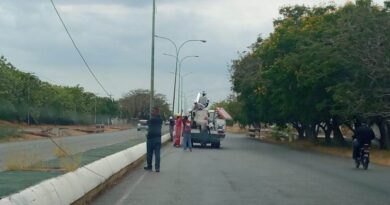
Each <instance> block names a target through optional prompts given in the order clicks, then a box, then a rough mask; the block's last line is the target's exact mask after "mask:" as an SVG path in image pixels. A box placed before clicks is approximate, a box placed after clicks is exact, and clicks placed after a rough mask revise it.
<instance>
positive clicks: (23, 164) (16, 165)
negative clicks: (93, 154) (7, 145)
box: [5, 147, 82, 172]
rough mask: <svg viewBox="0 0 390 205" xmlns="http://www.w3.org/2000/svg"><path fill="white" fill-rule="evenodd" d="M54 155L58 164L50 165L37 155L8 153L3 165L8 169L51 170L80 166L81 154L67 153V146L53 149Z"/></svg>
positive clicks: (66, 169)
mask: <svg viewBox="0 0 390 205" xmlns="http://www.w3.org/2000/svg"><path fill="white" fill-rule="evenodd" d="M64 151H65V152H66V153H65V152H64ZM53 153H54V155H55V156H56V157H57V159H58V160H59V163H58V164H59V165H57V166H53V165H50V163H48V162H47V161H42V160H40V159H39V157H38V155H36V154H33V153H26V152H17V153H10V154H9V155H8V156H6V158H5V167H6V170H8V171H26V170H29V171H34V170H37V171H45V170H46V171H52V170H61V171H65V172H70V171H74V170H76V169H77V168H79V167H80V164H81V158H82V154H81V153H79V154H75V155H70V156H69V155H67V153H70V152H69V149H68V148H62V149H60V148H58V147H56V148H55V149H53Z"/></svg>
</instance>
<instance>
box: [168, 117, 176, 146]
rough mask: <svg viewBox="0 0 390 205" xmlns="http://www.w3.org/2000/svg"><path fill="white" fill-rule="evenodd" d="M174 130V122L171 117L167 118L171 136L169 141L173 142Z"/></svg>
mask: <svg viewBox="0 0 390 205" xmlns="http://www.w3.org/2000/svg"><path fill="white" fill-rule="evenodd" d="M174 129H175V120H174V119H173V117H172V116H171V117H169V134H170V136H171V141H173V130H174Z"/></svg>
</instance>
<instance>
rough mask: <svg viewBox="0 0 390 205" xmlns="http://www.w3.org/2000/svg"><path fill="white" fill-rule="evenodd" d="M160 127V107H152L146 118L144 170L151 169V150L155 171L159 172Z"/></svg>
mask: <svg viewBox="0 0 390 205" xmlns="http://www.w3.org/2000/svg"><path fill="white" fill-rule="evenodd" d="M161 127H162V119H161V117H160V109H159V108H158V107H154V108H153V110H152V113H151V117H150V119H149V120H148V133H147V135H146V137H147V140H146V152H147V156H146V162H147V165H146V166H145V167H144V169H145V170H148V171H150V170H152V160H153V152H154V156H155V165H154V168H155V170H156V172H160V149H161Z"/></svg>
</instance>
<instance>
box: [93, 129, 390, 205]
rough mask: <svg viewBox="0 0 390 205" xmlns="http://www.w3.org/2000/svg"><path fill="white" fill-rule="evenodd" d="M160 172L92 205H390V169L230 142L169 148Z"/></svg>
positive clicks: (137, 173) (239, 139)
mask: <svg viewBox="0 0 390 205" xmlns="http://www.w3.org/2000/svg"><path fill="white" fill-rule="evenodd" d="M161 163H162V164H161V172H160V173H156V172H147V171H144V170H143V168H142V166H140V167H138V168H136V170H134V171H132V172H131V173H130V174H129V175H127V176H126V177H125V178H123V180H121V182H120V183H119V184H118V185H116V186H115V187H114V188H112V189H110V190H107V191H106V192H105V193H104V194H102V195H101V196H100V197H99V198H97V199H96V200H95V201H94V202H93V204H94V205H100V204H102V205H103V204H111V205H119V204H126V205H127V204H136V205H143V204H145V205H154V204H156V205H157V204H159V205H165V204H166V205H168V204H169V205H172V204H173V205H174V204H186V205H187V204H194V205H203V204H205V205H212V204H221V205H228V204H232V205H233V204H234V205H236V204H242V205H244V204H245V205H246V204H267V205H268V204H270V205H272V204H289V205H290V204H297V205H298V204H299V205H302V204H310V205H312V204H316V205H322V204H324V205H325V204H326V205H328V204H340V205H346V204H351V205H352V204H353V205H357V204H364V205H366V204H370V205H372V204H378V205H379V204H380V205H383V204H390V168H389V167H382V166H378V165H372V166H370V168H369V170H367V171H364V170H362V169H355V168H354V167H353V163H352V160H350V159H347V158H341V157H336V156H331V155H326V154H320V153H313V152H305V151H299V150H295V149H291V148H288V147H285V146H280V145H272V144H267V143H263V142H260V141H258V140H256V139H250V138H247V137H245V136H243V135H235V134H229V135H227V139H226V140H225V141H224V142H223V143H222V149H220V150H216V149H201V148H197V149H194V150H193V152H188V151H187V152H184V151H183V150H182V149H179V148H173V147H172V146H170V145H169V146H166V147H165V148H164V149H163V151H162V161H161Z"/></svg>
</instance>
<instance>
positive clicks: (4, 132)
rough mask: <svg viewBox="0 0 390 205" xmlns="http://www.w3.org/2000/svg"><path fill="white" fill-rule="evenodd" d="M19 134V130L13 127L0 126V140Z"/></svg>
mask: <svg viewBox="0 0 390 205" xmlns="http://www.w3.org/2000/svg"><path fill="white" fill-rule="evenodd" d="M19 134H20V133H19V130H18V129H17V128H15V127H10V126H0V139H2V138H8V137H13V136H18V135H19Z"/></svg>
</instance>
